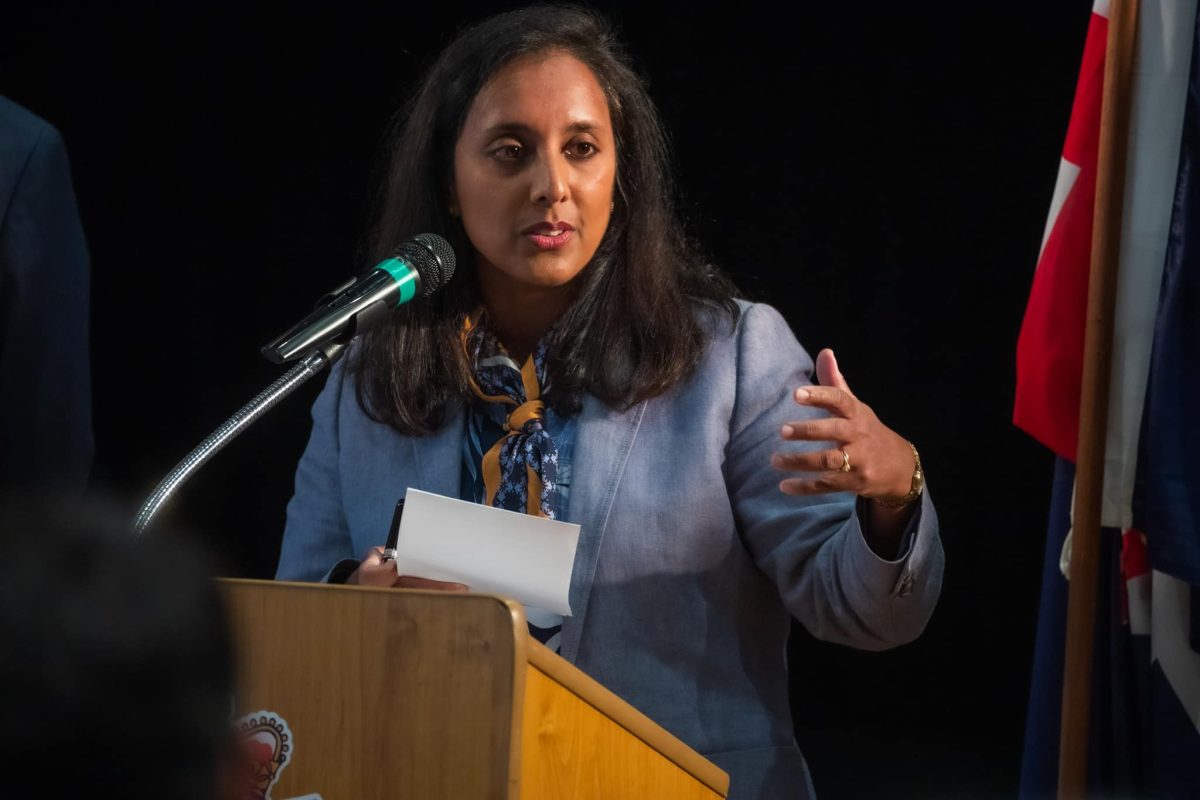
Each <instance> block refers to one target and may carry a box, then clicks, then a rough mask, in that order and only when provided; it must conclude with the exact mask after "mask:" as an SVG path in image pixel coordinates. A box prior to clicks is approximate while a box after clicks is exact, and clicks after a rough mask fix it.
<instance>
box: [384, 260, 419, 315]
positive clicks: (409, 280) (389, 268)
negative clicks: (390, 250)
mask: <svg viewBox="0 0 1200 800" xmlns="http://www.w3.org/2000/svg"><path fill="white" fill-rule="evenodd" d="M375 268H376V269H381V270H383V271H384V272H386V273H387V274H389V275H391V276H392V278H394V279H395V281H396V283H398V284H400V298H399V299H398V300H397V301H396V305H400V304H402V303H407V302H408V301H409V300H412V299H413V296H414V295H415V294H416V293H417V271H416V270H415V269H413V268H412V267H410V266H409V265H408V264H407V263H405V262H404V261H401V260H400V259H398V258H389V259H387V260H386V261H381V262H379V263H378V264H376V265H375Z"/></svg>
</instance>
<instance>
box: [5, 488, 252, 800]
mask: <svg viewBox="0 0 1200 800" xmlns="http://www.w3.org/2000/svg"><path fill="white" fill-rule="evenodd" d="M62 508H63V506H62V504H57V505H56V506H55V508H53V509H51V508H47V507H45V506H42V507H35V506H31V505H29V504H28V503H22V504H21V506H20V508H17V507H15V506H10V507H9V508H8V509H7V510H6V511H4V512H0V642H3V646H2V647H0V697H2V698H3V699H2V701H0V793H2V794H3V795H4V796H5V797H12V798H23V799H28V798H43V797H58V796H88V797H120V798H124V800H135V799H136V798H168V797H169V798H185V799H188V800H190V799H191V798H195V800H211V798H213V797H215V796H217V792H218V783H219V782H223V781H224V780H225V779H223V778H218V772H219V766H218V765H219V764H221V763H222V758H223V757H224V756H227V755H228V754H229V753H230V749H229V745H230V739H231V737H230V729H229V723H230V720H229V715H230V713H231V697H232V690H233V686H232V682H233V678H232V666H231V656H230V645H229V640H228V632H227V629H226V622H225V617H224V612H223V608H222V606H221V604H220V602H219V600H218V596H217V593H216V590H215V587H214V585H213V583H212V582H211V581H210V580H209V579H208V575H207V574H206V570H205V567H204V565H205V563H206V562H205V559H204V558H203V557H200V556H199V554H198V553H197V552H196V551H195V550H194V549H193V548H192V547H190V546H187V545H186V544H185V543H183V542H181V541H178V540H166V539H158V538H156V539H149V538H146V539H136V538H134V537H133V535H132V534H131V533H130V531H129V529H128V526H126V525H120V524H117V523H115V522H111V521H108V520H107V518H105V517H104V515H102V514H99V513H96V512H95V511H94V510H92V511H91V512H89V513H88V514H87V515H86V516H83V515H81V514H78V513H74V512H67V511H64V510H62ZM222 793H224V792H222Z"/></svg>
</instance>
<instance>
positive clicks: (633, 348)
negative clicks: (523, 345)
mask: <svg viewBox="0 0 1200 800" xmlns="http://www.w3.org/2000/svg"><path fill="white" fill-rule="evenodd" d="M553 51H560V52H565V53H568V54H570V55H572V56H573V57H575V58H577V59H579V61H581V62H582V63H584V64H586V65H587V66H588V67H589V68H590V69H591V71H592V73H593V74H594V75H595V76H596V79H597V81H598V82H599V84H600V86H601V88H602V89H603V90H604V94H605V97H606V98H607V100H608V107H609V113H610V115H611V117H612V123H613V130H614V134H615V143H616V151H617V174H616V188H615V190H614V198H613V199H614V207H613V213H612V217H611V221H610V222H609V227H608V229H607V231H606V232H605V234H604V237H603V238H602V239H601V242H600V245H599V247H598V248H597V250H596V253H595V255H594V256H593V258H592V260H591V261H590V262H589V263H588V265H587V266H586V267H584V269H583V270H582V271H581V273H580V275H579V276H578V277H577V278H576V281H577V284H578V286H577V290H576V292H577V293H576V297H575V299H574V302H573V303H572V305H571V307H570V308H569V309H568V311H567V312H566V313H565V314H564V316H563V318H562V319H561V320H559V322H558V323H557V324H556V326H555V331H556V333H555V336H556V339H555V346H554V348H553V353H554V354H553V356H552V358H551V361H550V363H549V364H548V369H549V372H550V385H551V387H552V388H551V391H550V394H549V395H548V396H547V397H546V401H547V403H549V404H550V405H551V406H552V407H554V408H555V409H556V410H558V411H560V412H564V413H570V412H572V411H575V410H577V409H578V408H579V405H580V401H581V398H582V396H583V394H584V393H591V394H593V395H595V396H596V397H597V398H599V399H600V400H602V401H603V402H604V403H606V404H607V405H609V406H612V407H615V408H628V407H630V406H632V405H635V404H636V403H639V402H641V401H642V400H644V399H647V398H650V397H654V396H656V395H659V394H662V393H663V392H665V391H667V390H668V389H670V388H671V387H672V386H673V385H675V384H676V383H678V382H679V381H681V380H683V379H685V378H686V377H688V376H689V375H690V374H691V373H692V371H693V370H694V369H695V367H696V365H697V363H698V362H699V360H700V358H701V356H702V354H703V350H704V347H705V345H706V342H707V333H706V331H707V330H709V329H710V328H711V325H706V324H704V321H703V320H701V319H700V315H701V314H704V313H707V314H709V315H711V316H713V317H724V318H726V319H727V320H728V321H729V322H730V323H733V322H735V321H736V318H737V313H738V312H737V305H736V303H735V302H734V300H733V297H734V288H733V286H732V284H731V283H730V282H729V281H728V279H726V278H725V277H724V276H723V275H722V274H721V273H720V272H719V271H718V270H717V269H715V268H714V267H713V266H711V265H710V264H708V263H707V262H706V261H705V260H704V259H703V258H701V257H700V255H699V253H698V251H697V250H696V248H695V247H694V246H693V245H692V244H691V242H690V241H689V240H688V238H687V237H686V235H685V234H684V232H683V226H682V224H681V221H680V219H679V217H678V214H677V212H676V208H675V202H674V191H675V190H674V185H673V182H672V179H671V174H670V169H669V153H668V145H667V137H666V134H665V132H664V130H663V126H662V122H661V121H660V119H659V116H658V111H657V109H656V108H655V107H654V103H653V102H652V101H651V99H650V96H649V94H648V93H647V91H646V87H645V84H644V83H643V81H642V80H641V78H639V77H638V75H637V73H636V72H635V71H634V70H633V68H632V66H631V64H630V59H629V57H628V55H627V54H626V53H625V51H624V49H623V47H622V45H621V44H620V43H619V42H618V41H617V38H616V35H615V33H614V32H613V30H612V28H611V27H610V26H609V25H608V23H607V22H606V21H605V20H604V19H603V18H601V17H599V16H598V15H596V14H594V13H592V12H590V11H587V10H584V9H580V8H575V7H562V6H534V7H529V8H524V9H520V10H516V11H511V12H507V13H503V14H498V15H496V16H493V17H490V18H488V19H486V20H484V21H483V22H481V23H479V24H477V25H475V26H474V27H472V28H470V29H468V30H466V31H464V32H463V33H462V34H461V35H459V36H458V38H456V39H455V40H454V41H453V42H452V43H451V44H450V45H449V46H448V47H447V48H446V49H445V50H444V51H443V52H442V54H441V55H440V56H439V57H438V59H437V61H436V62H435V63H434V65H433V67H432V68H430V70H429V72H428V73H427V74H426V76H425V79H424V81H423V82H422V83H421V85H420V88H419V89H418V91H417V92H416V94H415V95H414V96H413V97H412V99H411V100H410V101H409V103H408V104H407V106H406V108H405V110H404V111H403V113H402V114H401V116H400V117H399V118H398V123H397V124H396V126H395V129H394V133H393V135H392V145H391V147H390V151H391V152H390V166H389V169H388V173H387V178H386V184H385V186H384V188H383V194H384V197H383V198H382V203H381V214H380V218H379V221H378V224H377V227H376V230H375V233H374V237H373V241H372V245H371V248H372V252H371V256H372V257H373V258H376V259H379V258H384V257H386V255H387V254H388V253H390V252H391V250H392V249H393V248H394V247H395V246H396V245H397V244H399V243H400V242H401V241H403V240H404V239H405V238H406V237H408V236H411V235H413V234H416V233H420V232H423V231H430V232H433V233H438V234H441V235H442V236H445V237H446V238H447V239H448V240H449V241H450V243H451V245H452V246H453V247H454V251H455V253H456V254H458V257H459V264H458V274H457V276H456V277H455V278H454V280H453V281H451V283H450V285H449V286H448V287H447V288H446V289H445V290H444V291H442V292H440V293H438V294H435V295H434V296H432V297H431V298H429V299H427V300H420V301H415V302H412V303H409V304H408V305H407V306H405V307H404V308H403V309H401V310H400V311H399V312H397V313H394V314H392V315H391V316H390V318H389V319H388V321H387V322H386V323H385V324H383V325H381V326H380V327H379V328H377V329H376V330H375V331H373V332H372V333H370V334H367V335H366V336H364V337H363V342H362V344H361V347H359V348H358V349H357V351H356V353H357V355H356V357H355V358H354V359H353V361H352V362H351V370H352V371H353V372H355V373H356V374H357V378H358V380H357V381H356V382H355V383H356V387H357V389H356V390H357V394H358V402H359V404H360V405H361V406H362V408H363V410H364V411H365V412H366V413H367V414H368V415H369V416H370V417H371V418H372V419H375V420H377V421H379V422H382V423H385V424H387V425H390V426H392V427H393V428H395V429H397V430H399V431H400V432H402V433H406V434H418V435H419V434H426V433H431V432H433V431H435V430H437V429H438V428H439V427H441V425H442V424H443V423H444V422H445V416H446V410H447V408H448V406H449V405H450V404H451V403H452V402H454V401H455V400H456V399H458V398H463V397H466V396H467V394H468V391H469V390H468V386H469V384H468V375H469V370H470V365H469V364H468V362H467V360H466V358H465V356H464V354H463V349H462V346H461V342H460V338H459V333H460V330H461V328H462V324H463V320H464V318H465V316H466V315H467V314H468V313H469V312H470V311H472V310H473V309H474V308H475V307H476V306H477V305H478V303H479V288H478V283H477V278H476V274H475V265H474V263H473V261H474V249H473V247H472V245H471V243H470V241H468V239H467V237H466V233H465V231H464V230H463V227H462V225H461V224H460V223H459V222H458V221H457V220H455V219H453V218H452V217H451V216H450V213H449V209H448V203H449V197H450V194H449V187H450V185H451V183H452V178H453V165H454V147H455V143H456V142H457V140H458V137H459V135H460V133H461V131H462V126H463V123H464V121H465V119H466V116H467V112H468V110H469V109H470V106H471V103H472V102H473V101H474V99H475V96H476V95H477V94H478V93H479V91H480V90H481V89H482V88H483V86H484V85H485V84H486V83H487V81H488V80H489V79H490V78H491V77H492V76H493V75H494V74H495V73H496V72H497V71H498V70H499V69H500V68H502V67H503V66H505V65H506V64H508V63H509V62H511V61H512V60H513V59H515V58H518V57H520V56H528V55H534V54H541V53H546V52H553ZM714 324H715V323H714Z"/></svg>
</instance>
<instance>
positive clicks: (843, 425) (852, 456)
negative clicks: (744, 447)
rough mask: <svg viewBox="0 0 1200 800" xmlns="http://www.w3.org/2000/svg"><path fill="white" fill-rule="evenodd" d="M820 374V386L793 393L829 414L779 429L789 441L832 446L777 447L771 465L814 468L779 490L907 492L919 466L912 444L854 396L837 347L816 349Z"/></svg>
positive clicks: (886, 494) (788, 468) (793, 469)
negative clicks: (806, 449)
mask: <svg viewBox="0 0 1200 800" xmlns="http://www.w3.org/2000/svg"><path fill="white" fill-rule="evenodd" d="M817 380H818V381H819V382H820V384H821V385H820V386H802V387H800V388H798V389H796V391H795V393H794V397H795V400H796V403H797V404H799V405H802V406H813V407H815V408H823V409H825V410H826V411H828V412H829V417H827V418H824V419H806V420H800V421H796V422H789V423H787V424H786V425H784V426H783V430H782V431H781V432H780V433H781V435H782V437H783V439H785V440H787V441H815V442H832V443H833V447H831V448H828V449H824V450H816V451H811V452H803V453H775V454H774V455H773V456H772V457H771V465H772V466H774V467H775V468H776V469H780V470H785V471H789V472H807V473H810V474H809V475H808V476H806V477H802V478H786V479H785V480H783V481H781V482H780V484H779V489H780V491H782V492H783V493H784V494H792V495H810V494H824V493H826V492H853V493H855V494H857V495H860V496H862V497H903V496H904V495H906V494H908V492H909V489H910V488H911V487H912V479H913V470H914V468H915V466H916V459H915V457H914V456H913V450H912V447H911V446H910V445H909V443H908V442H907V441H906V440H905V439H904V438H903V437H902V436H900V435H899V434H898V433H896V432H895V431H893V430H892V429H891V428H889V427H887V426H886V425H884V424H883V423H882V422H880V421H879V417H877V416H875V412H874V411H872V410H871V407H870V406H868V405H867V404H866V403H864V402H862V401H861V400H859V399H858V398H857V397H855V396H854V392H852V391H850V386H849V385H848V384H847V383H846V379H845V377H844V376H843V375H842V372H841V370H840V369H838V363H837V359H836V358H834V355H833V351H832V350H829V349H825V350H822V351H821V352H820V353H818V354H817Z"/></svg>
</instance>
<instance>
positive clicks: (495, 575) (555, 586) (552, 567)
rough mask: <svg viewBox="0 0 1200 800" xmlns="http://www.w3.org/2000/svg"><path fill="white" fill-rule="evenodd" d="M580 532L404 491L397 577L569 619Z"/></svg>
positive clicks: (566, 525) (547, 521) (550, 522)
mask: <svg viewBox="0 0 1200 800" xmlns="http://www.w3.org/2000/svg"><path fill="white" fill-rule="evenodd" d="M578 545H579V526H578V525H574V524H571V523H569V522H558V521H557V520H552V519H545V518H543V517H535V516H531V515H529V514H520V513H517V512H515V511H504V510H501V509H499V508H492V507H490V506H484V505H480V504H478V503H468V502H466V501H465V500H455V499H453V498H450V497H443V496H442V495H440V494H430V493H429V492H422V491H421V490H419V489H409V490H408V493H407V494H406V495H405V499H404V515H403V516H402V517H401V518H400V537H399V540H398V541H397V543H396V570H397V572H398V573H399V574H401V575H414V576H417V577H420V578H428V579H430V580H435V581H454V582H456V583H465V584H466V585H467V586H469V587H471V591H474V592H485V593H487V594H499V595H504V596H505V597H511V598H513V599H514V600H519V601H520V602H522V603H524V604H525V605H529V606H536V607H538V608H544V609H546V610H547V611H553V612H555V613H556V614H562V615H563V616H568V617H569V616H571V603H570V599H569V597H568V594H569V591H570V587H571V570H572V568H573V567H574V566H575V548H576V547H577V546H578Z"/></svg>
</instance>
